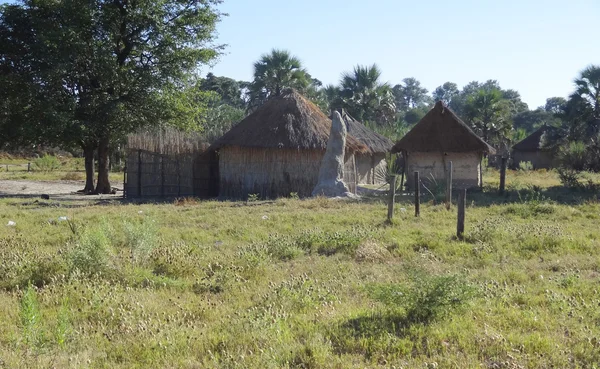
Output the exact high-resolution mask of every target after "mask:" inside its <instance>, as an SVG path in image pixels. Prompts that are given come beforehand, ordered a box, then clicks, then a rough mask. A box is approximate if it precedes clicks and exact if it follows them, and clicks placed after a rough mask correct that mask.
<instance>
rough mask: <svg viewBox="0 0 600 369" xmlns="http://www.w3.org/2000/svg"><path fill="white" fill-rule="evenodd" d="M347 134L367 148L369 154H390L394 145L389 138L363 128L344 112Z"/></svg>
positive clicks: (362, 125)
mask: <svg viewBox="0 0 600 369" xmlns="http://www.w3.org/2000/svg"><path fill="white" fill-rule="evenodd" d="M342 117H343V119H344V121H345V122H346V127H347V128H348V133H349V134H350V135H352V136H353V137H355V138H356V139H357V140H358V141H359V142H360V143H362V144H363V145H365V146H366V147H367V150H368V153H369V154H385V153H388V152H390V150H391V149H392V146H394V143H393V142H392V140H390V139H389V138H387V137H385V136H382V135H380V134H379V133H377V132H374V131H372V130H370V129H369V128H367V127H365V125H364V124H362V123H361V122H359V121H357V120H356V119H354V118H353V117H352V116H350V114H348V113H346V112H345V111H344V112H343V114H342Z"/></svg>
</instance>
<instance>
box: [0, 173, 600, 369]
mask: <svg viewBox="0 0 600 369" xmlns="http://www.w3.org/2000/svg"><path fill="white" fill-rule="evenodd" d="M496 178H497V173H495V172H489V173H488V174H487V176H486V183H488V184H489V185H490V186H489V187H486V188H485V189H484V191H483V192H482V193H470V194H469V195H468V199H467V203H468V208H467V216H466V219H467V220H466V239H465V241H458V240H456V239H455V237H454V236H455V231H456V208H454V207H453V208H452V209H451V211H447V210H446V209H445V207H444V206H443V205H441V204H439V203H434V202H433V201H432V200H431V198H430V197H427V196H425V197H424V198H423V201H424V204H423V205H422V207H421V217H420V218H415V217H414V216H413V206H412V204H411V202H410V197H409V196H406V197H400V198H399V199H398V202H399V203H398V205H397V213H396V218H395V221H394V223H393V224H391V225H390V224H386V223H385V216H386V212H387V209H386V205H385V202H384V200H383V199H379V198H371V199H365V200H364V201H362V202H350V203H348V202H343V201H334V200H327V199H323V198H316V199H308V200H292V199H281V200H277V201H274V202H250V203H242V202H213V201H211V202H196V201H193V200H183V201H178V202H169V203H161V204H120V203H115V204H112V205H106V204H102V205H91V206H82V207H76V206H74V205H73V204H71V203H65V204H55V203H52V202H33V201H24V200H22V199H21V200H2V201H1V202H0V260H1V264H0V301H2V303H1V304H0V367H7V368H16V367H22V368H48V367H56V368H68V367H72V368H150V367H156V368H179V367H182V368H365V367H381V368H401V367H403V368H436V367H437V368H552V367H554V368H596V367H598V363H600V292H599V291H600V285H599V283H598V282H600V253H599V247H600V227H598V224H599V220H600V204H599V203H598V197H597V194H594V193H587V192H569V191H566V190H563V189H561V188H558V187H557V186H558V184H559V181H558V179H557V176H556V174H555V173H553V172H545V173H543V172H535V173H533V172H529V173H524V172H509V175H508V193H507V194H506V195H505V196H499V195H497V194H496V191H495V190H494V189H493V187H494V186H495V183H497V179H496ZM62 216H66V217H68V219H69V220H68V221H61V220H60V219H59V217H62ZM9 220H10V221H14V222H15V223H16V226H5V224H7V222H8V221H9Z"/></svg>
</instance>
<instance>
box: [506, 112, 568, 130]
mask: <svg viewBox="0 0 600 369" xmlns="http://www.w3.org/2000/svg"><path fill="white" fill-rule="evenodd" d="M544 124H546V125H549V126H555V125H558V124H560V120H559V119H557V118H556V117H554V115H553V114H552V113H550V112H547V111H546V110H544V109H536V110H525V111H522V112H520V113H517V114H516V115H514V116H513V125H514V128H515V129H523V130H524V132H525V133H527V134H530V133H532V132H533V131H535V130H536V129H538V128H540V127H541V126H542V125H544Z"/></svg>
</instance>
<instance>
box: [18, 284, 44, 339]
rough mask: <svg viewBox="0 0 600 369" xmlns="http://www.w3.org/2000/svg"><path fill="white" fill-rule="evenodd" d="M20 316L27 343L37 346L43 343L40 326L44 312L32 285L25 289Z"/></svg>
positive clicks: (23, 334)
mask: <svg viewBox="0 0 600 369" xmlns="http://www.w3.org/2000/svg"><path fill="white" fill-rule="evenodd" d="M19 318H20V325H21V329H22V330H23V333H22V336H23V340H24V343H25V345H27V346H30V347H33V348H37V347H38V346H39V345H41V344H42V343H43V338H44V336H43V331H42V330H41V327H40V325H41V322H42V314H41V312H40V306H39V302H38V298H37V292H36V290H35V288H34V287H33V286H31V285H29V286H28V287H27V288H26V289H25V291H24V293H23V296H22V297H21V309H20V312H19Z"/></svg>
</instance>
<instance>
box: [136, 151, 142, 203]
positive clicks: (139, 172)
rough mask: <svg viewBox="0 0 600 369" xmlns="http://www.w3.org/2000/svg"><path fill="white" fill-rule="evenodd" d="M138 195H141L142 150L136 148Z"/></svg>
mask: <svg viewBox="0 0 600 369" xmlns="http://www.w3.org/2000/svg"><path fill="white" fill-rule="evenodd" d="M137 177H138V178H137V180H138V183H137V188H138V193H137V194H138V197H142V150H138V176H137Z"/></svg>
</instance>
